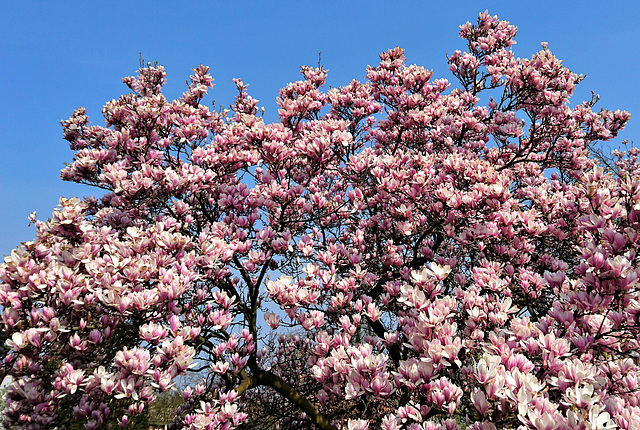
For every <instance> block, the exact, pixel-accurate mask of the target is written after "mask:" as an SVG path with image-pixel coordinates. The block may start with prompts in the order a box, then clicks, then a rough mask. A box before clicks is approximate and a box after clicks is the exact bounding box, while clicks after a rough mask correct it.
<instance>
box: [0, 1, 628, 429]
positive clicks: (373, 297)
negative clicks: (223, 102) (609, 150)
mask: <svg viewBox="0 0 640 430" xmlns="http://www.w3.org/2000/svg"><path fill="white" fill-rule="evenodd" d="M515 34H516V28H515V27H514V26H512V25H510V24H509V23H508V22H506V21H501V20H498V19H497V18H496V17H492V16H490V15H489V14H488V13H484V14H481V15H480V17H479V18H478V22H477V23H476V24H471V23H467V24H465V25H463V26H461V30H460V35H461V37H462V38H464V39H466V40H467V44H468V46H467V52H462V51H455V52H454V53H453V54H452V55H451V56H450V57H449V58H448V62H449V65H450V70H451V72H452V73H453V75H454V77H455V78H456V79H457V80H458V81H459V82H460V85H461V86H460V87H459V88H454V89H451V84H450V83H449V82H448V81H447V80H445V79H436V80H432V75H433V73H432V72H431V71H429V70H427V69H425V68H423V67H420V66H416V65H406V64H405V56H404V52H403V50H402V49H400V48H395V49H391V50H389V51H387V52H384V53H382V54H381V55H380V63H379V64H378V65H377V66H375V67H369V68H368V69H367V74H366V79H367V82H365V83H361V82H358V81H352V82H351V83H349V84H347V85H346V86H343V87H338V88H332V89H330V90H328V91H325V90H324V89H323V88H322V87H323V85H324V83H325V80H326V77H327V72H326V71H325V70H324V69H323V68H321V67H320V68H311V67H303V68H302V75H303V77H302V79H301V80H300V81H297V82H293V83H290V84H288V85H287V86H286V87H285V88H283V89H282V90H281V91H280V93H279V98H278V106H279V110H278V115H279V120H278V121H277V122H276V123H273V124H267V123H265V122H264V119H263V117H262V115H260V114H259V113H258V107H257V106H258V101H257V100H255V99H253V98H251V97H250V96H249V95H248V94H247V86H246V85H245V84H244V83H243V82H242V81H241V80H239V79H236V80H235V84H236V86H237V89H238V96H237V97H236V100H235V102H234V104H233V106H232V107H231V108H230V110H224V111H220V112H217V113H216V112H213V111H211V110H209V108H207V107H206V106H205V104H203V103H201V102H202V99H203V98H204V97H205V96H206V94H207V92H208V90H209V89H211V88H213V80H212V78H211V76H209V74H208V68H206V67H204V66H200V67H198V68H196V69H194V75H193V76H192V77H191V83H190V85H189V86H188V89H187V91H186V92H185V93H184V94H183V95H182V97H181V98H180V99H178V100H173V101H168V100H167V99H166V98H165V97H164V95H163V94H162V85H163V83H164V82H165V72H164V69H163V68H162V67H159V66H151V65H149V66H148V67H144V68H142V69H140V71H139V75H138V77H129V78H125V79H124V80H123V81H124V83H125V84H126V85H127V86H128V87H129V88H130V90H131V93H129V94H126V95H123V96H121V97H120V98H119V99H117V100H113V101H111V102H108V103H107V104H106V105H105V107H104V110H103V114H104V117H105V119H106V125H105V126H96V125H91V124H90V123H89V120H88V117H87V116H86V113H85V111H84V109H78V110H76V111H75V112H74V113H73V115H72V116H71V118H70V119H68V120H66V121H63V127H64V137H65V139H66V140H68V141H69V142H70V145H71V148H72V149H73V150H74V151H75V155H74V158H73V162H72V163H70V164H69V165H68V166H67V167H65V168H64V170H63V171H62V177H63V179H65V180H69V181H75V182H79V183H83V184H87V185H91V186H95V187H98V188H100V189H102V190H106V191H107V194H106V195H104V196H103V197H101V198H87V199H84V200H80V199H77V198H71V199H64V198H63V199H61V200H60V205H59V207H58V208H57V209H56V210H55V211H54V213H53V215H52V217H51V218H50V219H48V220H46V221H42V220H41V221H37V222H36V227H37V236H36V238H35V240H34V241H31V242H26V243H23V244H22V245H21V246H20V247H18V248H17V249H16V250H14V251H13V252H12V253H11V255H9V256H7V257H5V260H4V263H3V264H2V265H0V306H1V307H2V312H1V314H0V315H1V316H0V324H1V327H2V330H1V332H2V333H3V336H4V338H5V339H6V342H5V346H6V348H7V349H6V350H7V352H6V354H4V355H3V356H2V357H0V359H2V372H3V373H2V375H11V377H12V383H11V384H10V386H9V391H8V394H7V408H6V411H5V413H6V420H7V424H8V425H10V426H11V427H12V428H23V429H38V428H53V427H57V428H68V427H69V426H70V425H71V424H72V423H77V422H79V423H82V424H83V425H84V426H85V427H86V428H87V429H97V428H108V427H109V426H112V427H113V426H116V425H119V426H121V427H123V428H126V427H127V426H128V425H129V423H130V422H132V420H131V418H132V417H135V416H136V415H140V414H145V413H146V411H147V410H148V407H149V405H150V404H152V403H153V402H154V401H155V399H156V397H157V395H158V394H159V393H161V392H163V391H166V390H175V389H177V387H178V386H184V384H185V382H184V381H187V383H188V382H189V381H196V380H197V382H195V383H193V384H188V386H186V387H185V388H184V391H183V398H184V404H183V405H182V406H180V408H179V409H178V411H177V413H176V417H175V420H174V422H173V424H172V426H174V428H187V429H194V430H195V429H232V428H235V427H239V428H251V426H259V425H262V424H259V423H265V422H268V423H271V424H270V425H280V424H282V425H283V426H284V425H289V426H298V427H302V426H309V425H314V426H315V428H318V429H337V428H342V429H348V430H365V429H371V430H373V429H382V430H432V429H433V430H435V429H438V430H456V429H462V428H468V429H473V430H497V429H503V428H504V429H516V428H517V429H536V430H555V429H613V428H621V429H625V430H626V429H635V428H637V423H638V422H640V388H639V386H640V368H639V364H640V356H639V353H638V351H640V345H639V340H640V322H639V321H640V284H639V276H640V256H639V255H638V250H639V249H640V163H639V161H638V154H639V151H638V150H636V149H633V148H631V149H630V150H629V151H628V152H626V153H625V152H622V151H618V152H615V153H614V154H613V155H612V156H611V159H610V160H609V161H610V163H607V165H606V166H604V165H602V164H601V163H599V161H598V158H597V157H593V156H591V150H592V148H593V145H594V144H595V143H596V142H598V141H603V140H609V139H612V138H614V137H615V136H616V135H617V133H618V132H619V131H620V130H621V129H622V128H623V127H624V125H625V123H626V122H627V121H628V120H629V114H628V113H627V112H624V111H615V112H613V111H608V110H599V111H594V104H595V102H596V101H597V100H596V99H595V98H594V99H593V100H591V101H589V102H585V103H582V104H578V105H577V106H575V107H571V106H570V105H569V97H571V95H572V94H573V91H574V89H575V86H576V85H577V84H578V83H579V82H580V81H581V80H582V77H581V76H578V75H576V74H575V73H573V72H571V71H570V70H568V69H567V68H566V67H564V66H563V65H562V63H561V62H560V60H558V59H557V58H556V57H555V56H553V54H552V53H551V51H549V49H547V46H546V45H544V44H543V49H542V50H541V51H539V52H537V53H535V54H534V55H533V56H532V57H531V58H530V59H522V58H517V57H516V56H515V55H514V53H513V51H512V49H511V46H512V45H513V44H514V43H515V42H514V36H515ZM493 97H495V99H494V98H493ZM291 332H293V334H292V333H291ZM280 335H282V336H281V337H279V338H278V337H277V336H280ZM284 335H287V336H284ZM275 339H277V340H275ZM267 417H270V418H269V419H267Z"/></svg>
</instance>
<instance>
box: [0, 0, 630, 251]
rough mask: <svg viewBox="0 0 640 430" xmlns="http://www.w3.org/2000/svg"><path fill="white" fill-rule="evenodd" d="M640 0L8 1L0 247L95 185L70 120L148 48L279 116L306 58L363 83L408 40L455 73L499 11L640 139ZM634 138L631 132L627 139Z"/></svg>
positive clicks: (114, 93)
mask: <svg viewBox="0 0 640 430" xmlns="http://www.w3.org/2000/svg"><path fill="white" fill-rule="evenodd" d="M639 4H640V3H638V2H637V1H634V0H629V1H625V2H616V1H609V2H603V1H592V0H587V1H561V0H554V1H452V0H449V1H427V0H423V1H369V2H364V1H353V2H349V1H327V2H322V1H303V0H298V1H244V2H240V1H238V2H229V1H226V2H221V1H214V0H207V1H200V0H192V1H189V2H163V1H108V2H107V1H100V2H98V1H77V2H67V1H39V2H36V1H26V0H25V1H7V2H4V4H3V8H2V9H3V11H2V12H3V13H2V17H1V18H0V20H1V25H0V37H1V44H0V65H1V67H0V95H1V97H2V99H1V100H2V104H1V105H0V130H1V133H0V145H1V147H2V153H1V155H0V226H1V227H0V254H8V253H10V252H11V249H13V248H14V247H15V246H16V245H18V244H19V243H20V242H22V241H27V240H30V239H32V238H33V236H34V228H33V227H30V228H29V227H28V221H27V219H26V217H27V215H28V214H29V213H30V212H32V211H34V210H36V211H37V212H38V217H39V218H41V219H44V218H47V217H48V216H49V215H50V214H51V211H52V209H53V208H54V207H55V205H56V204H57V202H58V198H59V197H60V196H67V197H72V196H80V197H82V196H85V195H94V194H95V193H96V191H95V190H92V189H89V188H84V187H81V186H78V185H75V184H70V183H65V182H62V181H61V180H60V179H59V178H58V176H59V172H60V169H61V168H62V167H63V165H64V162H68V161H70V160H71V156H72V153H71V151H70V150H69V149H68V147H67V146H66V145H65V142H64V141H63V140H62V139H61V128H60V125H59V122H60V120H61V119H65V118H67V117H68V116H69V115H70V114H71V112H72V111H73V110H74V109H75V108H76V107H78V106H84V107H85V108H87V111H88V113H89V115H90V118H91V119H92V122H93V123H96V124H102V117H101V116H100V110H101V107H102V105H103V104H104V102H106V101H107V100H111V99H113V98H117V97H118V96H119V95H120V94H121V93H123V92H125V91H126V87H125V86H124V85H123V84H122V83H121V82H120V78H121V77H123V76H128V75H132V74H134V73H135V70H136V69H137V68H138V64H139V53H142V55H143V56H144V58H145V59H146V60H148V61H157V62H159V63H160V64H163V65H164V66H165V67H166V69H167V72H168V85H167V87H166V92H165V93H166V94H167V96H168V97H178V96H179V95H180V94H181V92H182V91H183V90H184V88H185V84H184V83H185V80H186V79H188V77H189V74H190V72H191V68H192V67H196V66H197V65H199V64H201V63H202V64H205V65H209V66H211V69H212V75H213V77H214V78H215V80H216V81H215V82H216V88H215V89H214V91H213V92H212V97H213V98H214V99H215V100H216V104H218V105H224V106H227V105H229V104H230V103H231V102H232V100H233V96H234V92H233V88H234V87H233V84H232V82H231V79H232V78H234V77H240V78H242V79H243V81H244V82H245V83H248V84H249V85H250V86H249V92H250V94H251V95H252V96H253V97H255V98H258V99H260V105H261V106H264V107H265V108H266V110H267V118H269V119H271V120H273V119H274V118H275V112H276V111H277V109H276V106H275V98H276V93H277V90H278V89H279V88H280V87H282V86H283V85H285V84H286V83H288V82H291V81H293V80H296V79H298V77H299V74H298V72H299V69H298V68H299V66H300V65H302V64H309V65H316V64H317V62H318V53H319V52H320V51H322V63H323V64H324V65H325V67H326V68H328V69H330V73H329V80H328V83H329V84H330V85H333V86H338V85H343V84H346V83H348V82H349V81H350V80H351V79H353V78H357V79H362V78H363V77H364V73H365V69H366V66H367V65H368V64H376V62H377V60H378V54H379V53H380V52H381V51H383V50H386V49H388V48H392V47H395V46H397V45H399V46H401V47H403V48H405V49H406V55H407V58H408V62H409V63H416V64H419V65H422V66H425V67H427V68H429V69H433V70H434V72H435V77H446V78H450V74H449V72H448V71H447V64H446V59H445V53H446V52H449V53H451V52H453V51H454V50H455V49H463V48H464V45H463V43H462V40H461V39H459V38H458V36H457V35H458V26H459V25H460V24H463V23H464V22H466V21H472V22H474V21H475V20H476V18H477V16H478V13H479V12H482V11H484V10H485V9H488V10H489V12H490V13H491V14H497V15H498V16H499V17H500V18H501V19H506V20H508V21H510V22H511V23H513V24H514V25H517V26H518V27H519V33H518V36H517V38H516V40H517V41H518V44H517V45H516V46H515V47H514V49H515V52H516V55H517V56H520V57H530V56H531V54H532V53H534V52H535V51H537V50H538V49H539V48H540V42H542V41H546V42H548V43H549V48H550V49H551V50H552V51H553V52H554V53H555V54H556V56H558V57H559V58H560V59H562V60H563V61H564V64H565V65H567V66H568V67H569V68H570V69H572V70H573V71H574V72H576V73H582V74H586V75H588V77H587V79H586V80H585V81H584V82H583V83H582V84H581V85H580V87H579V91H578V93H577V94H576V96H574V99H573V101H574V102H580V101H582V100H583V99H586V98H589V96H590V91H591V90H594V91H595V92H596V93H599V94H600V95H601V106H602V107H605V108H609V109H616V108H619V109H626V110H628V111H629V112H631V115H632V117H631V118H632V119H631V124H630V126H629V127H628V128H627V130H626V131H625V132H624V133H623V134H622V135H621V138H624V139H631V140H635V142H636V144H637V145H638V144H640V82H639V78H638V75H639V72H640V30H639V29H638V28H639V27H638V22H640V6H639ZM620 140H621V139H618V142H619V141H620Z"/></svg>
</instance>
